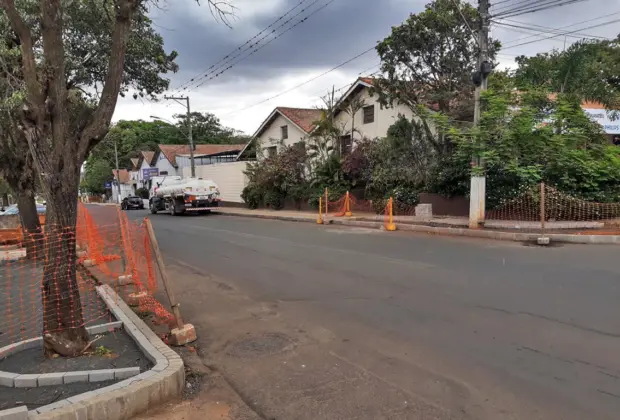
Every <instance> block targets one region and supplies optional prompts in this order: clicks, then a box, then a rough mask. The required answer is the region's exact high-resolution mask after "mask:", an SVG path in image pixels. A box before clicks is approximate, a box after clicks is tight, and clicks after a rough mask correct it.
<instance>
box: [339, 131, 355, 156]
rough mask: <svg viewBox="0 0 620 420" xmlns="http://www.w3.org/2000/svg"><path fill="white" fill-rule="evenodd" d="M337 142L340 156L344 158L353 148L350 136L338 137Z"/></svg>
mask: <svg viewBox="0 0 620 420" xmlns="http://www.w3.org/2000/svg"><path fill="white" fill-rule="evenodd" d="M338 140H339V143H340V144H339V151H340V156H346V155H348V154H350V153H351V150H352V148H353V142H352V141H351V136H350V135H346V136H340V138H339V139H338Z"/></svg>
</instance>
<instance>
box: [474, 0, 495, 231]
mask: <svg viewBox="0 0 620 420" xmlns="http://www.w3.org/2000/svg"><path fill="white" fill-rule="evenodd" d="M478 11H479V13H480V24H479V27H478V47H479V54H478V70H477V71H476V72H475V73H474V74H473V75H472V76H473V77H472V79H473V82H474V84H475V86H476V91H475V105H474V126H477V125H479V124H480V115H481V109H480V97H481V95H482V92H483V91H485V90H487V85H488V77H489V74H491V70H492V65H491V63H490V62H489V0H478ZM471 164H472V176H471V188H470V193H469V227H470V228H471V229H477V228H479V227H480V224H481V223H484V210H485V205H486V199H485V198H486V197H485V194H486V178H485V176H484V173H482V172H481V171H482V170H483V169H484V162H483V160H482V158H481V157H480V156H473V157H472V162H471Z"/></svg>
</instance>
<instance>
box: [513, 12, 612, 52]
mask: <svg viewBox="0 0 620 420" xmlns="http://www.w3.org/2000/svg"><path fill="white" fill-rule="evenodd" d="M617 22H620V19H614V20H611V21H609V22H603V23H600V24H598V25H592V26H588V27H587V28H580V29H576V30H574V31H568V32H564V33H562V34H556V35H552V36H550V37H547V38H542V39H535V40H533V41H528V42H522V43H520V44H516V45H510V46H509V47H507V48H505V49H509V48H516V47H520V46H522V45H528V44H533V43H535V42H540V41H546V40H548V39H551V38H556V37H557V36H558V35H562V36H565V35H569V34H573V33H575V32H580V31H583V30H587V29H593V28H600V27H602V26H607V25H611V24H612V23H617Z"/></svg>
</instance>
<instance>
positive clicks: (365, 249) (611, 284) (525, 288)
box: [131, 211, 620, 420]
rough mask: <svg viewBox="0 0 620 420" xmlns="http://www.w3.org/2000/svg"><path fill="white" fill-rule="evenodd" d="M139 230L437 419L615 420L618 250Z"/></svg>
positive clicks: (279, 228) (216, 225)
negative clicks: (335, 344)
mask: <svg viewBox="0 0 620 420" xmlns="http://www.w3.org/2000/svg"><path fill="white" fill-rule="evenodd" d="M144 215H145V213H143V212H138V211H137V212H131V217H133V218H138V217H144ZM151 220H152V222H153V225H154V227H155V230H156V233H157V235H158V238H159V242H160V247H161V250H162V252H163V253H164V255H165V257H166V258H167V259H168V260H169V261H171V262H177V261H178V262H183V263H185V264H187V265H188V266H191V267H193V268H194V269H195V270H198V271H200V272H204V273H209V274H210V275H213V276H216V277H218V278H220V279H223V280H225V281H226V282H228V283H230V284H231V285H234V287H236V288H237V289H239V290H240V291H243V292H244V293H247V295H248V296H249V297H250V298H251V299H253V300H255V301H259V302H273V303H277V304H279V305H280V306H279V308H280V310H281V311H282V314H283V316H287V314H290V316H291V317H296V318H297V319H304V321H305V322H310V323H313V324H315V325H318V326H320V327H322V328H325V329H327V330H329V331H332V332H333V334H334V335H335V336H336V337H340V338H343V341H347V342H348V341H349V340H351V341H355V340H357V341H358V342H359V343H360V344H359V347H358V348H356V350H355V351H356V352H357V353H356V356H355V357H356V359H355V366H357V367H358V368H359V369H361V370H363V371H364V372H366V373H368V374H369V375H372V376H373V377H374V378H376V379H378V380H381V381H382V383H384V384H386V385H385V386H386V387H388V386H395V387H397V388H399V389H403V390H407V392H409V393H410V394H415V395H417V396H420V398H422V399H423V400H424V401H427V402H430V403H432V404H433V405H436V406H439V407H444V408H446V409H447V411H448V412H449V413H450V415H451V416H452V417H450V418H480V419H482V418H488V419H504V418H505V419H528V420H529V419H576V420H577V419H617V418H618V417H619V414H618V413H620V358H618V350H619V348H620V316H619V315H620V305H619V304H618V302H619V301H620V276H619V274H620V265H619V263H618V260H619V258H618V255H620V248H618V247H614V246H608V247H602V246H576V245H565V246H561V247H554V248H547V249H541V248H538V247H532V246H524V245H522V244H517V243H506V242H487V241H477V240H462V239H456V238H445V237H432V236H416V235H412V234H406V233H399V232H395V233H386V232H379V231H371V230H366V229H350V228H336V227H329V226H316V225H312V224H304V223H287V222H276V221H268V220H258V219H244V218H235V217H228V216H216V215H210V216H206V217H170V216H167V215H157V216H153V217H152V218H151ZM197 287H198V288H199V286H197ZM193 293H194V295H195V294H196V293H197V292H196V291H195V290H194V291H193ZM204 310H205V311H206V310H207V309H206V308H205V309H204ZM344 337H346V338H344ZM263 403H264V401H263ZM279 403H280V404H282V401H279ZM274 404H275V402H274ZM351 410H352V411H350V413H351V414H350V415H348V416H349V418H372V416H368V415H365V414H364V413H363V412H362V411H361V409H360V411H359V412H355V407H353V408H352V409H351ZM459 413H462V414H459ZM312 416H313V413H308V416H307V417H304V416H303V415H301V414H300V415H299V416H289V417H288V418H293V417H295V418H313V417H312ZM314 418H318V417H314ZM323 418H331V417H329V416H327V417H323ZM333 418H337V417H333ZM338 418H342V417H338ZM375 418H377V417H376V415H375ZM385 418H387V416H386V417H385ZM390 418H392V417H390ZM394 418H418V417H414V416H413V415H411V416H409V415H404V416H403V417H394ZM420 418H423V417H420ZM428 418H431V417H428ZM432 418H436V417H432ZM437 418H439V417H437Z"/></svg>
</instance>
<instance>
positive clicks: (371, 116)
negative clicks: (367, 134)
mask: <svg viewBox="0 0 620 420" xmlns="http://www.w3.org/2000/svg"><path fill="white" fill-rule="evenodd" d="M362 111H363V113H364V124H370V123H373V122H375V106H374V105H369V106H365V107H364V108H362Z"/></svg>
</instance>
